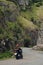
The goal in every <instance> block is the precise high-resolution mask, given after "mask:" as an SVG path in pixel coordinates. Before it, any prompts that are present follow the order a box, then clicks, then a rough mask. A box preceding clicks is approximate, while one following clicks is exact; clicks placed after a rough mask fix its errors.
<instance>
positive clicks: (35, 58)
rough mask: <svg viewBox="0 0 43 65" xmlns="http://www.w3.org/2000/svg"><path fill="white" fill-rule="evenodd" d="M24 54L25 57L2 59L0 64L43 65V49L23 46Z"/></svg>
mask: <svg viewBox="0 0 43 65" xmlns="http://www.w3.org/2000/svg"><path fill="white" fill-rule="evenodd" d="M23 55H24V58H23V59H20V60H16V59H8V60H0V65H43V51H35V50H32V49H31V48H23Z"/></svg>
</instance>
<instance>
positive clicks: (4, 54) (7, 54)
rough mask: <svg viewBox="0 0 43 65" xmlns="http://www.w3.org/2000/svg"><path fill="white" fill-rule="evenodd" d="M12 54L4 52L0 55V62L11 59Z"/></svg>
mask: <svg viewBox="0 0 43 65" xmlns="http://www.w3.org/2000/svg"><path fill="white" fill-rule="evenodd" d="M12 55H13V54H12V53H11V52H8V51H7V52H5V53H0V60H1V59H8V58H11V57H12Z"/></svg>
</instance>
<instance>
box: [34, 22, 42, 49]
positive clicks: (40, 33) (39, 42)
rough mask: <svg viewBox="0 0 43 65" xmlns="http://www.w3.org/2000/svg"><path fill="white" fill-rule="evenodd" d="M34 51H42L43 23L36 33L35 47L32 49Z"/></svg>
mask: <svg viewBox="0 0 43 65" xmlns="http://www.w3.org/2000/svg"><path fill="white" fill-rule="evenodd" d="M33 49H35V50H43V22H42V23H41V27H40V30H39V33H38V39H37V45H36V46H34V47H33Z"/></svg>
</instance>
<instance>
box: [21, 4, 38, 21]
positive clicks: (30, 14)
mask: <svg viewBox="0 0 43 65" xmlns="http://www.w3.org/2000/svg"><path fill="white" fill-rule="evenodd" d="M37 9H38V8H37V7H36V5H33V6H32V10H31V11H30V10H29V9H28V10H26V11H21V15H22V16H23V17H25V18H26V19H28V20H31V18H32V17H34V18H35V19H38V17H37V14H36V13H37Z"/></svg>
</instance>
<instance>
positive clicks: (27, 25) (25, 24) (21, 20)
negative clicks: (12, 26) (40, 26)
mask: <svg viewBox="0 0 43 65" xmlns="http://www.w3.org/2000/svg"><path fill="white" fill-rule="evenodd" d="M19 23H21V24H22V26H23V27H24V28H26V29H31V30H33V29H36V28H37V26H36V25H34V24H33V23H32V22H31V21H29V20H27V19H26V18H24V17H22V16H20V17H19Z"/></svg>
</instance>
